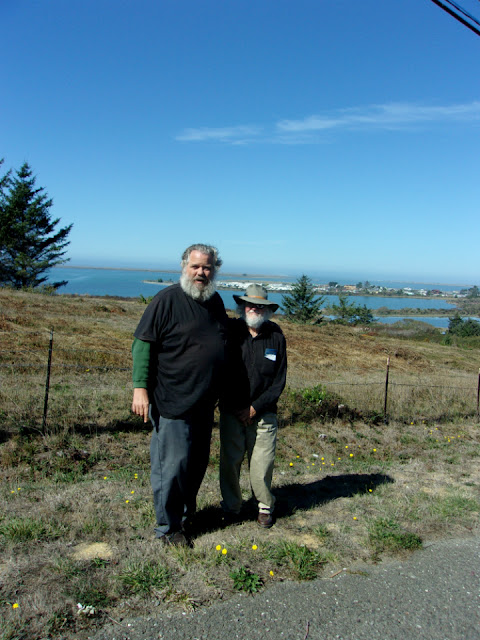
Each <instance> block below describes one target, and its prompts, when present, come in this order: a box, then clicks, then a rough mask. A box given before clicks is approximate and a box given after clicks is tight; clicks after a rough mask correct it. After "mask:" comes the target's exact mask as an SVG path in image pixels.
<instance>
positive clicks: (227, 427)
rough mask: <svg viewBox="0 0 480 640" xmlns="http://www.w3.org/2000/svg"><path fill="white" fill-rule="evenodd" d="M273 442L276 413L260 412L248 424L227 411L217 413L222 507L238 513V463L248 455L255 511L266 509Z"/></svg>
mask: <svg viewBox="0 0 480 640" xmlns="http://www.w3.org/2000/svg"><path fill="white" fill-rule="evenodd" d="M276 445H277V416H276V414H274V413H264V414H263V415H261V416H260V417H259V418H258V419H256V420H253V422H252V424H250V425H243V424H242V423H241V422H240V421H239V420H237V418H236V417H235V416H234V415H232V414H231V413H228V412H225V411H222V413H221V415H220V490H221V492H222V498H223V502H222V506H223V508H224V509H225V511H229V512H232V513H239V511H240V509H241V507H242V492H241V489H240V467H241V465H242V461H243V458H244V456H245V453H246V454H247V456H248V468H249V472H250V485H251V487H252V492H253V495H254V496H255V498H256V500H257V502H258V508H259V511H261V512H264V513H270V512H272V511H273V507H274V505H275V497H274V496H273V495H272V492H271V490H270V489H271V486H272V475H273V464H274V462H275V448H276Z"/></svg>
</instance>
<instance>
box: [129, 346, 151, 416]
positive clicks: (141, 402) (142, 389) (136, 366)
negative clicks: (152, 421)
mask: <svg viewBox="0 0 480 640" xmlns="http://www.w3.org/2000/svg"><path fill="white" fill-rule="evenodd" d="M132 356H133V401H132V411H133V413H134V414H135V415H137V416H140V417H141V418H143V421H144V422H148V409H149V406H150V401H149V397H148V391H147V389H148V374H149V370H150V342H145V341H144V340H139V339H138V338H134V339H133V344H132Z"/></svg>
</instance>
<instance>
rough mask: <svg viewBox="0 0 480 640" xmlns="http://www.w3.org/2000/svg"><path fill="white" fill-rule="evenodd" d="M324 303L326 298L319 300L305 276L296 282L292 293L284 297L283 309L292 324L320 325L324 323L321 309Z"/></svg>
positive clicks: (310, 282)
mask: <svg viewBox="0 0 480 640" xmlns="http://www.w3.org/2000/svg"><path fill="white" fill-rule="evenodd" d="M324 302H325V297H324V296H323V297H320V298H319V297H318V296H317V294H316V292H315V288H314V286H313V284H312V281H311V280H310V278H309V277H308V276H305V275H303V276H301V277H300V278H298V280H297V281H296V282H295V284H294V285H293V288H292V291H291V293H289V294H285V295H284V296H283V300H282V308H283V310H284V312H285V316H286V317H287V318H288V320H291V321H292V322H299V323H300V324H309V323H315V324H319V323H320V322H321V321H322V316H321V315H320V308H321V306H322V304H323V303H324Z"/></svg>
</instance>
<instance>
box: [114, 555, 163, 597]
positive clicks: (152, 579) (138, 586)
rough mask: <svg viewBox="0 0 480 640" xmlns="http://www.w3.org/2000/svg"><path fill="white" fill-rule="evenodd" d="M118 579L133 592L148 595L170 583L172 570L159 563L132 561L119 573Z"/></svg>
mask: <svg viewBox="0 0 480 640" xmlns="http://www.w3.org/2000/svg"><path fill="white" fill-rule="evenodd" d="M118 580H119V582H120V583H121V584H122V585H123V586H124V587H126V588H127V589H128V590H129V591H130V592H131V593H134V594H136V595H139V594H140V595H148V594H150V593H151V592H152V591H153V590H154V589H163V588H165V587H167V586H168V585H169V583H170V571H169V570H168V569H167V568H166V567H164V566H162V565H160V564H158V563H150V562H132V563H129V564H128V565H127V566H126V567H125V569H124V570H123V571H122V572H121V573H120V574H119V575H118Z"/></svg>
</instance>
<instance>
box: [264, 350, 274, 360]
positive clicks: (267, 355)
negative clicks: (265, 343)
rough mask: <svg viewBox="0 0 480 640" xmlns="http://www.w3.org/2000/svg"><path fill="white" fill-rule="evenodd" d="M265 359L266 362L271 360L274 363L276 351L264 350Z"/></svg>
mask: <svg viewBox="0 0 480 640" xmlns="http://www.w3.org/2000/svg"><path fill="white" fill-rule="evenodd" d="M265 358H267V360H272V362H275V360H276V359H277V350H276V349H265Z"/></svg>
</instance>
